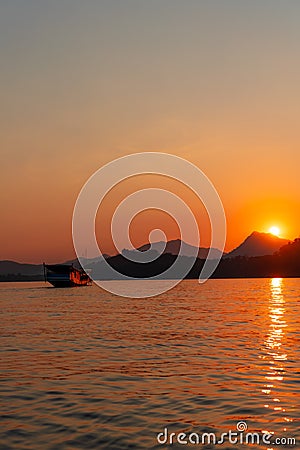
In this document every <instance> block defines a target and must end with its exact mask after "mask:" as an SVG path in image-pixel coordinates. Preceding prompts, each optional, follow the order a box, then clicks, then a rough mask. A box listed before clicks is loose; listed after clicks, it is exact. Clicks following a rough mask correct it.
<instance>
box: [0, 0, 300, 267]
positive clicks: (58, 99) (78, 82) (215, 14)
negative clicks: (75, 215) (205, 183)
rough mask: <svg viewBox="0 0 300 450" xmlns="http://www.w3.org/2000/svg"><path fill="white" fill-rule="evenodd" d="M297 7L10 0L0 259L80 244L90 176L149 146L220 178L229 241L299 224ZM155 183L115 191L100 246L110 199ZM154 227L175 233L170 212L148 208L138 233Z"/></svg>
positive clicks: (3, 10) (32, 258) (57, 252)
mask: <svg viewBox="0 0 300 450" xmlns="http://www.w3.org/2000/svg"><path fill="white" fill-rule="evenodd" d="M299 13H300V4H299V3H297V2H293V1H289V0H287V1H286V2H280V1H279V0H278V1H277V0H273V1H271V0H266V1H264V2H258V1H257V2H248V4H246V2H241V3H239V2H236V1H231V0H228V1H227V2H219V3H216V2H197V1H195V2H194V1H191V2H188V3H186V2H181V1H177V0H172V1H171V0H165V1H164V2H134V1H127V2H88V3H86V2H81V1H79V0H72V1H71V0H66V1H65V2H63V3H62V4H58V3H52V4H51V2H48V3H47V4H45V3H40V2H38V1H37V0H27V2H17V1H15V0H12V1H10V2H6V3H2V4H1V5H0V56H1V81H0V82H1V91H2V96H1V108H0V115H1V117H0V119H1V168H0V170H1V190H0V196H1V205H2V215H1V233H0V259H14V260H18V261H24V262H25V261H26V262H41V261H43V260H45V261H48V262H56V261H57V262H58V261H63V260H65V259H68V258H71V257H73V255H74V253H73V246H72V237H71V220H72V211H73V207H74V203H75V201H76V198H77V195H78V193H79V191H80V189H81V187H82V185H83V184H84V182H85V181H86V180H87V179H88V177H89V176H90V175H91V174H92V173H93V172H94V171H95V170H97V169H98V168H99V167H101V166H102V165H103V164H105V163H107V162H109V161H111V160H113V159H114V158H117V157H120V156H123V155H126V154H129V153H135V152H143V151H163V152H169V153H172V154H175V155H178V156H182V157H183V158H186V159H188V160H189V161H191V162H193V163H194V164H196V165H197V166H198V167H199V168H200V169H201V170H202V171H204V172H205V173H206V175H207V176H208V177H209V178H210V179H211V180H212V182H213V183H214V185H215V187H216V188H217V190H218V192H219V195H220V197H221V199H222V201H223V204H224V208H225V211H226V216H227V223H228V239H227V245H226V249H227V250H230V249H231V248H233V247H234V246H236V245H238V244H239V243H240V242H241V241H242V240H243V239H244V238H245V237H246V236H247V235H248V234H249V233H251V232H252V231H253V230H258V231H267V229H268V228H269V227H270V226H271V225H278V226H279V227H280V228H281V230H282V235H283V237H288V238H291V239H293V238H295V237H298V236H299V233H300V231H299V230H300V226H299V223H300V220H299V219H300V217H299V216H300V198H299V190H298V189H299V188H298V185H299V181H298V180H299V165H300V152H299V133H300V131H299V130H300V126H299V123H298V122H299V105H300V87H299V77H300V63H299V61H300V58H299V41H300V29H299V24H298V18H299ZM157 181H158V180H156V181H155V183H157ZM149 182H150V180H149V179H147V178H146V179H145V180H144V181H141V180H135V181H134V180H131V181H130V182H126V183H127V184H126V183H125V185H124V186H123V187H121V186H120V187H117V188H115V190H114V192H112V193H111V196H110V199H107V200H106V201H105V202H104V204H103V205H102V207H101V208H100V211H99V214H98V218H97V224H98V239H99V242H100V244H101V248H102V249H103V251H105V252H108V253H109V252H112V251H113V247H112V245H111V239H110V236H109V224H110V219H109V217H110V214H111V212H112V208H113V205H115V204H117V203H118V201H120V200H122V198H123V197H124V195H125V194H126V193H129V192H132V190H134V189H135V188H136V186H141V185H145V186H148V185H149ZM164 183H166V185H167V186H168V187H169V188H172V189H173V191H174V192H175V193H177V194H178V195H179V193H180V195H182V196H183V197H184V199H185V201H186V202H187V203H188V204H189V205H190V206H191V208H192V209H193V211H194V213H195V217H197V219H198V221H199V223H201V226H200V232H201V231H203V245H207V244H208V241H209V239H208V238H209V226H208V223H207V217H206V216H205V213H204V212H203V207H202V206H201V204H199V202H198V201H197V199H195V198H194V196H193V195H192V194H191V193H189V192H187V191H185V190H184V189H182V188H179V186H178V185H177V186H176V184H175V183H170V182H169V181H164V182H163V184H164ZM155 187H157V184H156V185H155ZM122 196H123V197H122ZM152 226H153V227H154V228H161V227H162V228H165V230H164V231H165V232H166V233H167V236H168V237H169V238H176V237H178V235H177V228H176V226H175V225H174V223H173V222H172V221H170V219H167V218H166V216H165V215H163V214H161V213H153V212H149V213H143V214H141V216H140V217H138V218H136V219H135V223H133V224H132V230H131V232H132V236H133V237H134V241H135V243H136V244H137V245H140V244H143V243H144V242H145V240H146V238H147V235H148V232H149V231H150V228H151V227H152ZM201 243H202V242H201Z"/></svg>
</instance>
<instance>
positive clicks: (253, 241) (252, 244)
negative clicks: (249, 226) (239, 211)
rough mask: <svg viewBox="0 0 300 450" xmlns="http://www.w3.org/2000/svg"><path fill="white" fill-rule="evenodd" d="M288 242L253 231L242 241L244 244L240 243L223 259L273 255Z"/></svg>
mask: <svg viewBox="0 0 300 450" xmlns="http://www.w3.org/2000/svg"><path fill="white" fill-rule="evenodd" d="M289 242H290V241H289V240H288V239H282V238H279V237H277V236H274V235H273V234H271V233H259V232H258V231H254V232H253V233H251V234H250V236H248V237H247V238H246V239H245V240H244V242H242V244H240V245H239V246H238V247H236V248H235V249H234V250H232V251H231V252H229V253H227V255H226V256H225V257H226V258H235V257H236V256H266V255H273V254H274V253H275V252H277V251H278V250H279V249H280V248H281V247H283V246H284V245H286V244H288V243H289Z"/></svg>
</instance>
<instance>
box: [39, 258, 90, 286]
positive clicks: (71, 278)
mask: <svg viewBox="0 0 300 450" xmlns="http://www.w3.org/2000/svg"><path fill="white" fill-rule="evenodd" d="M44 274H45V281H48V282H49V283H50V284H52V286H54V287H61V288H63V287H78V286H88V285H89V284H91V279H90V277H89V276H88V275H87V274H86V273H85V272H84V271H83V270H78V269H76V268H75V267H73V266H70V265H63V264H56V265H55V264H54V265H46V264H44Z"/></svg>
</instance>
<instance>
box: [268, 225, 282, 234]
mask: <svg viewBox="0 0 300 450" xmlns="http://www.w3.org/2000/svg"><path fill="white" fill-rule="evenodd" d="M269 233H271V234H273V235H274V236H279V235H280V229H279V228H278V227H276V226H272V227H271V228H269Z"/></svg>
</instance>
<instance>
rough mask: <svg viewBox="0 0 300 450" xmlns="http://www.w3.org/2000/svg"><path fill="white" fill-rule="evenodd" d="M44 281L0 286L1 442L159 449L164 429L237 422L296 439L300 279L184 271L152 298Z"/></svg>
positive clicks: (8, 445) (214, 427)
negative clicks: (190, 275)
mask: <svg viewBox="0 0 300 450" xmlns="http://www.w3.org/2000/svg"><path fill="white" fill-rule="evenodd" d="M119 283H126V282H123V281H120V282H119ZM143 283H146V282H145V281H138V282H136V289H137V290H142V289H143ZM148 283H149V282H148ZM150 283H156V282H155V281H152V282H150ZM157 283H163V282H159V281H157ZM45 286H46V285H44V284H42V283H14V284H13V283H2V284H0V299H1V300H0V303H1V308H0V312H1V329H2V330H1V344H2V345H1V422H0V449H1V450H2V449H3V450H4V449H5V450H9V449H34V450H35V449H38V450H43V449H45V450H48V449H53V450H54V449H55V450H59V449H116V450H119V449H126V448H136V449H141V448H155V447H157V448H164V446H163V445H161V444H159V443H158V441H157V434H158V433H160V432H163V431H164V429H165V428H167V429H168V432H169V433H171V432H174V433H176V436H177V435H178V433H179V432H184V433H186V434H187V435H188V436H189V435H190V433H192V432H194V433H198V434H200V433H203V432H214V433H216V434H217V435H218V436H219V435H220V434H221V433H222V432H227V431H228V430H230V429H231V430H234V431H236V424H237V422H238V421H241V420H243V421H246V423H247V425H248V431H251V432H259V433H261V432H263V431H268V432H270V433H272V434H273V436H274V437H275V436H276V437H295V438H296V439H298V446H299V443H300V436H299V428H300V427H299V421H298V416H299V409H300V408H299V406H300V405H299V399H300V384H299V375H300V369H299V367H300V363H299V334H298V332H299V293H300V280H295V279H283V280H281V279H273V280H266V279H262V280H209V281H208V282H207V283H205V284H204V285H199V284H198V283H197V281H195V280H189V281H184V282H182V283H181V284H180V285H178V286H177V287H176V288H174V289H173V290H171V291H170V292H168V293H166V294H164V295H161V296H158V297H155V298H150V299H127V298H121V297H115V296H112V295H111V294H108V293H107V292H105V291H102V290H101V289H99V288H98V287H97V286H91V287H82V288H73V289H54V288H50V287H45ZM168 442H169V441H168ZM188 446H189V445H188ZM191 446H192V447H193V448H213V447H212V446H206V447H205V446H202V445H198V446H197V445H192V444H191ZM169 447H170V448H185V447H187V445H185V446H184V445H180V444H173V445H169ZM218 447H219V448H223V449H225V448H236V449H237V448H240V449H242V448H246V446H243V445H241V444H237V445H231V444H229V443H228V442H227V443H224V444H223V445H222V446H218ZM256 447H257V448H279V447H278V446H274V445H267V444H260V445H255V446H251V447H248V448H256ZM281 448H282V447H281ZM295 448H297V447H295Z"/></svg>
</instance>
